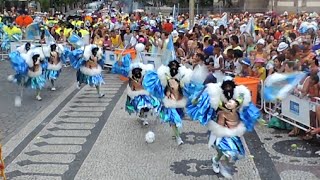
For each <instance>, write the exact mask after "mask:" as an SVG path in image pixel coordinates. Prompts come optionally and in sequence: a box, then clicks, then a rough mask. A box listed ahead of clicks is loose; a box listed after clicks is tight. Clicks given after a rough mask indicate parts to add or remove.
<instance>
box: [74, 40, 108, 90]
mask: <svg viewBox="0 0 320 180" xmlns="http://www.w3.org/2000/svg"><path fill="white" fill-rule="evenodd" d="M94 47H96V46H95V45H88V46H85V48H79V49H76V50H74V51H72V52H70V53H69V59H70V63H71V66H72V67H73V68H75V69H77V70H78V71H77V81H78V82H79V83H80V84H88V85H90V86H101V85H102V84H104V80H103V77H102V74H101V73H102V66H103V64H104V56H103V55H102V53H99V56H97V57H98V64H96V67H86V63H87V62H88V61H89V60H90V57H91V55H92V54H91V49H92V48H94ZM99 51H100V50H99Z"/></svg>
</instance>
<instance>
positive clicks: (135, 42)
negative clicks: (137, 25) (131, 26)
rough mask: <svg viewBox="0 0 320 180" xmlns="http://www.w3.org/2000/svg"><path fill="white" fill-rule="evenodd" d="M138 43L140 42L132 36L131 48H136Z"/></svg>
mask: <svg viewBox="0 0 320 180" xmlns="http://www.w3.org/2000/svg"><path fill="white" fill-rule="evenodd" d="M137 43H138V40H137V38H136V37H134V36H132V37H131V39H130V45H131V46H134V45H136V44H137Z"/></svg>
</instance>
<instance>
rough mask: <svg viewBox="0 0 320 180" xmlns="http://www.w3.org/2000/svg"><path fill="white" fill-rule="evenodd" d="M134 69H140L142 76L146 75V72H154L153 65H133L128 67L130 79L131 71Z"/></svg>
mask: <svg viewBox="0 0 320 180" xmlns="http://www.w3.org/2000/svg"><path fill="white" fill-rule="evenodd" d="M134 68H141V69H142V73H141V74H142V76H144V75H145V74H146V72H147V71H152V70H154V65H153V64H143V63H140V62H139V63H133V64H131V65H130V73H129V77H132V70H133V69H134Z"/></svg>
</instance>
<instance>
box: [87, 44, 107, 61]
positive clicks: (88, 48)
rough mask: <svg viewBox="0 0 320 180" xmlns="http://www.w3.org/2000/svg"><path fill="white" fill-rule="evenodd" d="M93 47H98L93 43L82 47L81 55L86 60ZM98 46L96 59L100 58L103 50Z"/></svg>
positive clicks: (90, 54)
mask: <svg viewBox="0 0 320 180" xmlns="http://www.w3.org/2000/svg"><path fill="white" fill-rule="evenodd" d="M95 47H98V46H96V45H94V44H89V45H87V46H85V47H84V52H83V57H84V59H85V60H86V61H88V60H89V59H90V57H91V56H92V49H93V48H95ZM98 48H99V50H98V52H97V58H98V60H100V59H101V58H102V54H103V51H102V49H101V48H100V47H98Z"/></svg>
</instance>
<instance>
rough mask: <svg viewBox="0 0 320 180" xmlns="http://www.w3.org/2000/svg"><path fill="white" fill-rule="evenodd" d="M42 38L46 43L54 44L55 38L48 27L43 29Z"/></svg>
mask: <svg viewBox="0 0 320 180" xmlns="http://www.w3.org/2000/svg"><path fill="white" fill-rule="evenodd" d="M44 39H45V40H46V44H55V39H54V38H53V36H52V35H51V33H50V32H49V30H48V29H45V30H44Z"/></svg>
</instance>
